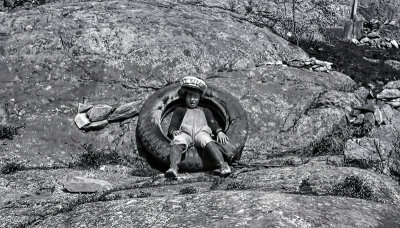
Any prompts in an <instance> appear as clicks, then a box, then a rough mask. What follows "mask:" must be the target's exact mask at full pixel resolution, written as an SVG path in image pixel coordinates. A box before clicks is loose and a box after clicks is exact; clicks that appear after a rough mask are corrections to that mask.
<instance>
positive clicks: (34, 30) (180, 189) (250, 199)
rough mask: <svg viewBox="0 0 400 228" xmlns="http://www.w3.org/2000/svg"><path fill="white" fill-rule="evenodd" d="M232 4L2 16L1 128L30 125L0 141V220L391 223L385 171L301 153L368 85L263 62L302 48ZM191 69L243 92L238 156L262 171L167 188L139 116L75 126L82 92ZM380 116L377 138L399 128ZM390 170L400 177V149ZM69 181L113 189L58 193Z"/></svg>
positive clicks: (146, 92)
mask: <svg viewBox="0 0 400 228" xmlns="http://www.w3.org/2000/svg"><path fill="white" fill-rule="evenodd" d="M240 4H244V3H240ZM261 5H262V4H259V6H261ZM227 6H228V2H222V1H221V2H220V1H218V2H216V1H206V2H205V4H199V3H198V2H195V1H152V2H143V1H124V0H123V1H103V2H91V1H88V2H68V3H65V2H62V3H57V2H55V3H53V4H47V5H45V6H39V7H37V8H34V9H32V10H23V11H22V10H21V11H15V12H12V13H8V12H7V13H6V12H1V13H0V47H1V48H0V66H1V67H0V76H1V77H0V81H1V83H2V85H4V86H1V87H0V94H2V96H0V103H1V107H3V104H4V105H5V104H7V110H6V113H7V114H4V115H3V116H4V117H3V120H2V122H5V123H7V124H15V125H18V126H23V128H21V129H20V131H19V133H18V135H15V136H14V139H13V140H9V139H4V140H3V139H2V140H1V142H0V151H1V153H0V167H1V171H2V172H3V174H2V175H1V176H0V227H29V226H37V227H45V226H50V227H57V226H60V227H62V226H72V227H78V226H102V225H103V226H112V225H115V226H132V224H138V225H143V224H145V225H147V224H148V225H154V226H185V225H187V226H192V225H199V226H224V225H225V226H234V225H238V226H243V225H249V226H257V225H260V226H261V225H263V224H272V225H276V226H285V225H288V226H291V225H292V226H293V225H299V226H302V225H304V226H324V225H326V226H329V225H332V224H334V225H338V226H340V225H343V226H350V227H365V226H379V225H381V226H396V225H398V224H399V221H398V218H399V217H400V216H399V214H398V211H400V210H399V208H398V205H399V203H400V200H399V197H400V194H399V188H398V183H397V182H396V181H395V180H394V179H392V178H391V177H390V176H388V175H384V174H381V173H380V172H375V171H374V170H372V169H371V170H368V169H361V168H359V167H342V165H343V164H342V162H341V161H342V160H343V154H341V155H335V157H334V158H331V157H324V156H321V157H316V158H311V157H305V156H301V151H302V150H303V149H304V148H307V147H308V146H309V145H310V144H312V143H313V142H315V141H319V140H321V139H323V138H324V137H325V136H327V135H329V134H331V133H332V129H334V128H335V125H336V124H339V122H340V121H341V120H343V116H344V115H345V114H346V113H347V112H348V110H349V107H353V106H359V105H363V102H364V100H365V99H364V98H362V97H364V95H365V94H364V93H363V94H364V95H363V94H361V96H357V95H356V94H354V93H353V92H352V91H353V89H354V88H355V83H354V82H353V81H352V80H351V79H350V78H349V77H348V76H346V75H343V74H341V73H337V72H332V73H331V74H328V73H319V72H313V71H310V70H307V69H298V68H292V67H288V66H285V65H282V64H277V65H268V64H269V63H270V62H273V63H282V62H284V61H285V60H289V59H309V57H308V56H307V54H305V52H304V51H303V50H301V49H300V48H298V47H297V46H294V45H292V44H290V43H288V42H287V41H285V40H283V39H282V38H280V37H278V36H277V35H275V34H274V33H272V32H271V31H270V30H268V29H267V28H265V27H262V26H259V25H257V24H255V23H254V21H252V19H251V17H247V16H244V15H245V14H244V13H243V14H241V13H237V12H232V11H230V10H227ZM242 10H245V9H244V8H242ZM27 28H28V29H27ZM187 74H190V75H197V76H199V77H202V78H204V79H205V80H206V81H207V83H212V84H215V85H216V86H218V87H220V88H221V89H223V90H227V91H228V92H230V93H231V94H233V95H234V96H235V97H236V98H238V99H239V101H240V103H241V104H242V105H243V107H244V108H245V110H246V111H247V113H248V117H249V124H250V132H249V134H250V137H249V140H248V142H247V144H246V147H245V150H244V152H243V156H242V160H241V162H243V163H244V164H253V165H254V164H255V163H257V164H258V165H255V166H249V167H241V166H240V165H237V166H235V167H234V170H235V172H234V174H233V175H232V176H230V177H228V178H224V179H222V178H218V177H215V176H212V175H210V174H209V173H192V174H182V175H181V179H179V180H178V181H176V182H171V181H167V180H165V179H164V178H163V176H162V175H160V174H159V173H158V172H157V171H156V170H154V169H150V168H149V167H148V166H147V163H145V162H144V161H143V160H141V159H140V157H138V151H137V145H136V140H135V139H136V135H135V129H136V121H137V118H128V119H126V120H124V121H122V122H119V123H109V124H108V125H107V127H106V128H104V129H102V130H100V131H88V132H83V131H80V130H79V129H77V128H76V126H75V123H74V122H75V120H74V118H75V117H76V114H77V110H81V111H82V112H84V111H83V110H82V106H81V109H79V106H78V105H79V102H82V101H83V100H84V101H85V100H88V102H90V103H91V104H107V105H109V106H110V107H119V106H120V105H121V104H126V103H129V102H132V99H133V98H134V99H135V101H134V102H137V103H136V106H135V108H139V107H141V105H142V104H143V102H144V101H145V100H146V99H147V98H148V97H149V96H150V95H151V94H152V93H153V92H154V90H156V89H158V88H161V87H163V86H165V85H167V84H169V83H171V82H174V81H176V80H177V79H179V78H181V77H182V76H185V75H187ZM132 107H133V105H132ZM93 108H94V107H93ZM93 108H92V109H91V110H95V109H93ZM10 110H12V112H11V111H10ZM382 110H383V111H382V112H383V114H384V118H385V117H386V119H388V120H391V122H390V123H392V122H393V123H392V124H390V125H389V124H388V125H385V126H383V125H382V127H381V128H379V129H380V130H381V131H382V132H374V133H375V134H376V136H371V137H374V138H378V139H379V140H382V138H381V136H380V135H382V136H383V135H384V133H385V131H384V130H387V131H389V130H392V128H395V127H396V126H400V124H398V122H397V120H396V117H395V116H397V113H398V112H397V111H396V110H392V108H391V107H390V106H389V107H387V106H386V108H385V106H383V107H382ZM131 111H132V112H133V109H130V108H127V109H124V110H121V112H120V111H118V113H124V115H125V114H126V113H129V115H131ZM90 112H92V111H90ZM90 112H89V115H90ZM78 115H81V114H78ZM82 115H84V113H82ZM133 115H134V114H133ZM389 117H390V118H389ZM105 118H106V117H105ZM92 120H93V118H92ZM106 121H107V120H104V121H103V122H104V123H105V122H106ZM388 122H389V121H388ZM94 123H96V122H94ZM86 124H87V122H85V123H84V124H83V125H86ZM92 124H93V123H92ZM96 124H97V123H96ZM262 164H269V165H270V166H268V165H267V166H263V165H262ZM274 165H275V166H274ZM387 166H388V167H390V169H391V170H390V171H391V172H398V173H400V172H399V170H398V169H397V170H396V167H399V166H398V159H392V160H388V161H387ZM265 167H276V168H265ZM76 176H79V177H85V178H93V179H101V180H104V181H108V182H109V183H111V185H107V186H108V187H106V188H105V189H102V190H100V191H97V192H96V193H93V194H70V193H67V192H65V191H64V185H63V184H64V183H68V182H71V177H76ZM348 180H350V181H351V180H358V181H359V182H355V183H356V184H357V183H358V184H360V183H361V184H360V186H358V187H361V190H359V192H357V191H356V190H355V189H356V188H353V189H352V188H351V186H352V185H351V183H348ZM346 181H347V182H346ZM73 183H75V186H70V187H79V188H81V187H85V188H81V189H80V190H79V191H83V190H85V191H90V192H93V191H95V190H98V189H97V188H98V187H99V185H97V184H94V185H91V184H88V182H87V181H82V180H75V181H74V182H73ZM82 183H83V184H82ZM346 184H347V185H346ZM343 186H344V187H345V188H344V190H343V191H341V189H342V187H343ZM346 186H347V187H346ZM348 186H350V187H348ZM71 189H72V188H71ZM345 190H346V191H345ZM73 191H76V188H75V190H73ZM354 191H355V192H354ZM358 198H361V199H358ZM171 212H174V214H175V216H171ZM136 214H139V215H140V216H132V215H136Z"/></svg>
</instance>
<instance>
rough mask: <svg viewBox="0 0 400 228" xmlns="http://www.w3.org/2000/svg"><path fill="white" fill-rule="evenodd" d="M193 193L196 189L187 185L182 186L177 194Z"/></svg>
mask: <svg viewBox="0 0 400 228" xmlns="http://www.w3.org/2000/svg"><path fill="white" fill-rule="evenodd" d="M195 193H197V189H196V188H195V187H193V186H188V187H185V188H182V189H181V190H180V191H179V194H181V195H187V194H195Z"/></svg>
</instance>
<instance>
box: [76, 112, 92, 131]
mask: <svg viewBox="0 0 400 228" xmlns="http://www.w3.org/2000/svg"><path fill="white" fill-rule="evenodd" d="M74 120H75V124H76V126H77V127H78V128H79V129H81V128H83V127H84V126H87V125H89V124H90V120H89V119H88V118H87V116H86V113H79V114H78V115H76V116H75V119H74Z"/></svg>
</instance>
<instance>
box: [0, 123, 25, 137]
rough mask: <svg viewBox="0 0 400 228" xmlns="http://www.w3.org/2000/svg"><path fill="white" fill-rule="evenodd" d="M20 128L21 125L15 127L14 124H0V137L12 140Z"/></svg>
mask: <svg viewBox="0 0 400 228" xmlns="http://www.w3.org/2000/svg"><path fill="white" fill-rule="evenodd" d="M20 128H22V126H19V127H15V126H5V125H0V139H9V140H13V139H14V135H18V130H19V129H20Z"/></svg>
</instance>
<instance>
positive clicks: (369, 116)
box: [364, 112, 375, 125]
mask: <svg viewBox="0 0 400 228" xmlns="http://www.w3.org/2000/svg"><path fill="white" fill-rule="evenodd" d="M364 123H365V124H368V125H375V116H374V114H373V113H372V112H368V113H366V114H365V115H364Z"/></svg>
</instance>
